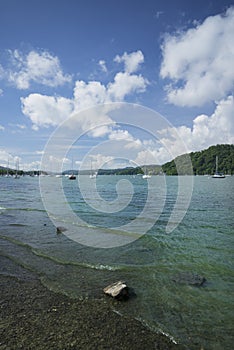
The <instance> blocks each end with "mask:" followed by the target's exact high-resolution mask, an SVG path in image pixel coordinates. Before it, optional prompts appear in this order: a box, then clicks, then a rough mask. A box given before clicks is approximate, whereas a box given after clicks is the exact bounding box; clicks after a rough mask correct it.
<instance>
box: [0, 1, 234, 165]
mask: <svg viewBox="0 0 234 350" xmlns="http://www.w3.org/2000/svg"><path fill="white" fill-rule="evenodd" d="M233 37H234V3H233V2H232V1H226V0H214V1H200V0H198V1H185V0H175V1H169V0H163V1H161V0H159V1H153V0H144V1H140V0H135V1H131V0H125V1H123V0H119V1H114V0H97V1H95V0H92V1H91V0H84V1H83V0H66V1H63V0H60V1H56V0H47V1H45V0H41V1H35V0H0V165H1V166H7V165H8V164H9V166H10V167H12V168H14V167H15V164H16V161H17V159H18V160H19V163H20V168H22V169H24V170H28V169H40V168H41V159H42V157H43V156H45V154H46V155H47V158H46V159H47V161H48V165H47V168H48V167H50V170H51V171H60V170H61V166H62V167H63V169H64V168H71V166H73V167H76V168H80V167H84V168H85V167H87V166H88V165H87V164H88V162H89V161H88V159H89V160H91V161H92V164H93V167H95V168H98V167H116V166H117V165H118V166H125V165H142V164H145V163H154V164H163V163H165V162H166V161H169V160H171V159H173V158H174V157H175V156H177V155H179V154H182V153H184V152H185V151H187V152H192V151H199V150H202V149H206V148H208V147H209V146H211V145H216V144H224V143H225V144H233V143H234V121H233V119H234V102H233V86H234V68H233V67H234V66H233V62H234V42H233ZM103 105H104V107H103V108H102V109H101V110H100V109H99V106H103ZM84 111H85V112H84ZM126 111H127V112H126ZM124 113H125V114H124ZM123 115H124V117H122V116H123ZM121 118H122V119H121ZM130 124H131V125H130ZM68 130H73V132H72V135H71V134H70V131H68ZM58 135H59V137H60V142H58ZM61 139H62V140H61ZM67 139H69V141H68V142H65V140H67ZM51 140H52V142H53V144H54V146H56V147H53V150H52V148H51V147H47V145H48V142H49V143H50V145H51ZM58 148H61V149H62V148H63V151H62V152H57V151H56V150H55V149H58ZM51 152H52V153H51ZM61 157H62V158H61ZM84 159H85V161H84ZM71 164H73V165H71Z"/></svg>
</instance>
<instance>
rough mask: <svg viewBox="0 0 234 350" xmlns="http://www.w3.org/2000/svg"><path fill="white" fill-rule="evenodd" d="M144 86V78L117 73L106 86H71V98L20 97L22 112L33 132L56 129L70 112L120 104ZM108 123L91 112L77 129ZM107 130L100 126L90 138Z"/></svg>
mask: <svg viewBox="0 0 234 350" xmlns="http://www.w3.org/2000/svg"><path fill="white" fill-rule="evenodd" d="M137 55H138V53H137ZM129 56H131V54H130V55H129ZM133 57H134V53H133ZM138 62H139V59H138ZM138 64H139V63H138ZM135 67H136V64H135ZM147 84H148V81H147V80H146V79H145V78H144V77H142V76H141V75H139V74H138V75H137V74H130V73H129V72H118V73H117V74H116V75H115V77H114V80H113V81H112V82H110V83H108V84H106V85H104V84H102V83H101V82H99V81H88V82H85V81H83V80H79V81H76V83H75V87H74V92H73V98H72V99H66V98H63V97H53V96H45V95H41V94H30V95H29V96H28V97H25V98H21V103H22V112H23V113H24V114H25V115H27V116H28V117H29V118H30V119H31V121H32V123H33V128H34V129H38V128H40V127H43V126H45V127H47V126H49V125H51V126H57V125H59V124H60V123H61V122H63V121H64V120H65V119H67V118H68V117H69V116H71V114H73V115H74V113H78V112H80V111H81V110H85V109H88V108H90V107H94V106H97V105H99V104H105V103H112V102H122V101H124V100H125V98H126V96H128V95H131V94H133V93H141V92H144V91H145V90H146V86H147ZM110 121H111V120H110V118H108V117H107V116H103V115H102V116H97V115H95V114H94V113H93V114H87V115H86V116H85V118H83V119H82V116H81V117H80V126H81V128H82V129H84V130H87V127H90V128H92V127H95V126H97V125H98V124H100V123H101V122H103V123H107V122H110ZM108 131H109V128H106V127H102V128H99V129H96V130H94V131H93V136H95V137H97V136H101V135H104V134H105V133H107V132H108Z"/></svg>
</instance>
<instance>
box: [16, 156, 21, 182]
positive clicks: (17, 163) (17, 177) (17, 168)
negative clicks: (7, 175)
mask: <svg viewBox="0 0 234 350" xmlns="http://www.w3.org/2000/svg"><path fill="white" fill-rule="evenodd" d="M18 171H19V159H17V160H16V170H15V179H19V178H20V176H19V174H18Z"/></svg>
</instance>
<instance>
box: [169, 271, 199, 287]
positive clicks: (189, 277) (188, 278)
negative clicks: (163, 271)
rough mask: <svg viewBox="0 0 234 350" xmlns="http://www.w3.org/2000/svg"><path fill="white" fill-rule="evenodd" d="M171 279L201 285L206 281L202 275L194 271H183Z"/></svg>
mask: <svg viewBox="0 0 234 350" xmlns="http://www.w3.org/2000/svg"><path fill="white" fill-rule="evenodd" d="M173 281H174V282H177V283H181V284H189V285H192V286H196V287H201V286H202V285H203V284H204V283H205V282H206V279H205V277H204V276H200V275H198V274H195V273H191V272H183V273H180V274H178V275H177V276H175V277H174V278H173Z"/></svg>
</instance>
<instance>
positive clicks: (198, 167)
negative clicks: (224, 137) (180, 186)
mask: <svg viewBox="0 0 234 350" xmlns="http://www.w3.org/2000/svg"><path fill="white" fill-rule="evenodd" d="M188 156H190V158H191V162H192V166H193V173H194V175H206V174H208V175H212V174H214V172H215V167H216V156H218V160H219V162H218V170H219V172H222V173H224V174H230V175H233V174H234V145H216V146H211V147H209V148H208V149H206V150H203V151H199V152H191V153H189V155H182V156H179V157H177V158H175V160H172V161H171V162H168V163H166V164H164V165H163V166H162V169H163V171H164V173H166V174H167V175H177V169H176V162H177V161H180V162H179V163H180V164H181V163H182V162H183V159H185V157H188ZM179 174H181V175H185V174H188V169H186V166H184V167H183V164H182V165H181V166H180V170H179Z"/></svg>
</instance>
